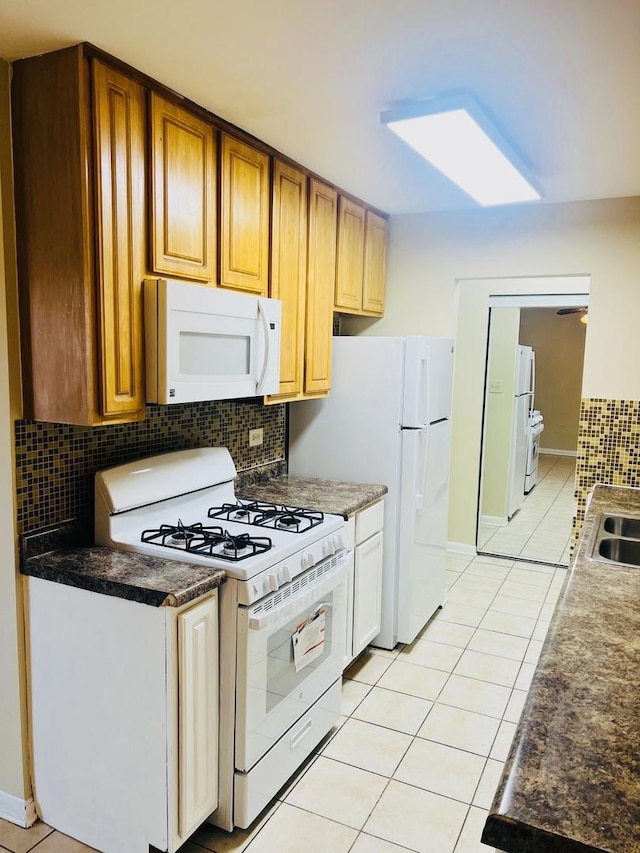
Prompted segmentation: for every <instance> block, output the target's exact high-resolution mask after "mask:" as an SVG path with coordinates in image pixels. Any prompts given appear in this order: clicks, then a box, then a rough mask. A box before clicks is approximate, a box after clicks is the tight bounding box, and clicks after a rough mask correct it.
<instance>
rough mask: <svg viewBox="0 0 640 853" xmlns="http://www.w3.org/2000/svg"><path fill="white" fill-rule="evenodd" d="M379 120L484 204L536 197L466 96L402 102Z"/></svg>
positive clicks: (493, 130) (509, 151) (529, 182)
mask: <svg viewBox="0 0 640 853" xmlns="http://www.w3.org/2000/svg"><path fill="white" fill-rule="evenodd" d="M380 119H381V121H382V123H383V124H386V125H387V126H388V127H389V128H390V129H391V130H393V132H394V133H397V134H398V136H399V137H400V138H401V139H403V140H404V141H405V142H406V143H407V145H410V146H411V147H412V148H413V149H415V150H416V151H417V152H418V154H421V155H422V156H423V157H424V158H425V159H426V160H428V161H429V162H430V163H431V165H432V166H435V168H436V169H438V170H439V171H440V172H442V173H443V174H444V175H446V176H447V178H449V180H451V181H453V183H455V184H457V185H458V186H459V187H460V189H462V190H464V192H465V193H467V195H469V196H471V198H473V199H474V200H475V201H477V202H478V204H481V205H483V206H484V207H488V206H490V205H496V204H513V203H515V202H522V201H535V200H537V199H539V198H541V196H542V193H541V192H540V190H539V189H538V188H537V187H536V185H535V183H534V181H533V179H532V178H531V177H530V176H529V175H528V174H527V170H526V167H525V166H524V164H522V163H521V162H520V160H519V158H518V156H517V155H516V154H515V152H514V151H513V150H512V149H511V148H510V146H509V144H508V143H507V142H506V141H505V140H504V139H503V138H502V137H501V135H500V134H499V132H498V130H497V129H496V128H494V127H493V126H492V124H491V123H490V121H489V119H488V118H487V117H486V116H485V115H484V114H483V112H482V110H481V109H480V107H479V106H478V104H477V102H476V101H475V100H474V99H473V98H472V97H471V96H470V95H454V96H449V97H446V98H444V97H443V98H434V99H432V100H429V101H421V102H417V103H415V102H414V103H411V104H404V105H403V106H399V107H398V108H395V109H390V110H386V111H385V112H383V113H382V115H381V117H380Z"/></svg>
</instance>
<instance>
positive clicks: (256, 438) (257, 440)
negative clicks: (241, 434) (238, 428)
mask: <svg viewBox="0 0 640 853" xmlns="http://www.w3.org/2000/svg"><path fill="white" fill-rule="evenodd" d="M263 441H264V430H263V429H262V427H259V428H258V429H250V430H249V447H258V445H260V444H262V442H263Z"/></svg>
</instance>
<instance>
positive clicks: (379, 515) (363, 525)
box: [356, 501, 384, 545]
mask: <svg viewBox="0 0 640 853" xmlns="http://www.w3.org/2000/svg"><path fill="white" fill-rule="evenodd" d="M383 524H384V501H377V503H374V504H372V505H371V506H369V507H367V508H366V509H363V510H361V511H360V512H359V513H357V514H356V545H359V544H360V543H361V542H364V541H365V540H366V539H369V537H370V536H373V534H374V533H377V532H378V531H379V530H382V527H383Z"/></svg>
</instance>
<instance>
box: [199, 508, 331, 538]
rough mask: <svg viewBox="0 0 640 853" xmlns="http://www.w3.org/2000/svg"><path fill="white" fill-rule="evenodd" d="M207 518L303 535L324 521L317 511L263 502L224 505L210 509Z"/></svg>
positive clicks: (322, 514) (320, 513)
mask: <svg viewBox="0 0 640 853" xmlns="http://www.w3.org/2000/svg"><path fill="white" fill-rule="evenodd" d="M208 515H209V518H217V519H221V520H226V521H237V522H239V523H240V524H253V525H255V526H257V527H268V528H270V529H272V530H287V531H289V532H292V533H303V532H305V531H306V530H311V528H312V527H316V526H317V525H318V524H322V522H323V521H324V513H322V512H320V511H319V510H314V509H305V508H303V507H291V506H285V505H284V504H271V503H266V502H264V501H247V502H246V503H237V504H232V503H224V504H222V505H221V506H214V507H211V509H210V510H209V513H208Z"/></svg>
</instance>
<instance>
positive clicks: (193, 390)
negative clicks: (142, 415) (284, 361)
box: [144, 279, 282, 403]
mask: <svg viewBox="0 0 640 853" xmlns="http://www.w3.org/2000/svg"><path fill="white" fill-rule="evenodd" d="M281 308H282V303H281V302H280V300H279V299H266V298H263V297H259V296H249V295H248V294H244V293H233V292H231V291H226V290H220V289H219V288H217V287H207V286H205V285H200V284H186V283H185V282H181V281H169V280H167V279H147V280H146V281H145V282H144V326H145V354H146V388H147V393H146V398H147V402H148V403H193V402H196V401H198V400H230V399H232V398H234V397H255V396H259V395H262V394H275V393H277V392H278V389H279V384H280V317H281Z"/></svg>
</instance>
